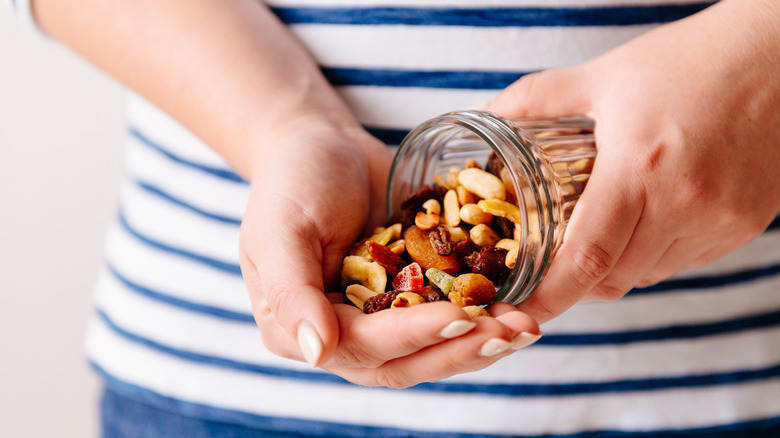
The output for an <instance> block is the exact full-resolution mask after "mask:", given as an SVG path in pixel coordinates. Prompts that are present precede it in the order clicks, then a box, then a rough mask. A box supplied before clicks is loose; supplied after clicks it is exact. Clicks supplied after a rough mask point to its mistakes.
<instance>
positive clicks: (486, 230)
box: [469, 224, 501, 248]
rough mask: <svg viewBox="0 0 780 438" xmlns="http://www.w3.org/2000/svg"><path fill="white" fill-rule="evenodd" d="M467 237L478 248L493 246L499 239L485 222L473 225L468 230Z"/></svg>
mask: <svg viewBox="0 0 780 438" xmlns="http://www.w3.org/2000/svg"><path fill="white" fill-rule="evenodd" d="M469 237H470V238H471V241H472V242H474V244H475V245H477V246H479V247H480V248H487V247H489V246H493V245H495V244H496V242H498V241H499V240H500V239H501V237H500V236H499V235H498V233H496V232H495V231H493V229H492V228H490V227H489V226H487V225H485V224H479V225H475V226H474V228H472V229H471V231H469Z"/></svg>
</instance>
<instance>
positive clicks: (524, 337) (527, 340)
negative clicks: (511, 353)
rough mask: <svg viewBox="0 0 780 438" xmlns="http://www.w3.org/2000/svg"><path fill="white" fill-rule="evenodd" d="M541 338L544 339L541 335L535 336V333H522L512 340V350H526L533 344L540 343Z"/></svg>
mask: <svg viewBox="0 0 780 438" xmlns="http://www.w3.org/2000/svg"><path fill="white" fill-rule="evenodd" d="M541 337H542V334H541V333H539V334H538V335H535V334H533V333H526V332H521V333H519V334H518V335H517V336H515V338H514V339H512V349H513V350H519V349H521V348H525V347H527V346H529V345H531V344H533V343H534V342H536V341H538V340H539V338H541Z"/></svg>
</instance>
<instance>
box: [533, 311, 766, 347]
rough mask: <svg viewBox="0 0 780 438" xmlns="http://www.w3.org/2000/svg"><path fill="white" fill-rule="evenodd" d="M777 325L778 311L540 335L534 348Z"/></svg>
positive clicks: (649, 339) (686, 336)
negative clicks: (701, 321)
mask: <svg viewBox="0 0 780 438" xmlns="http://www.w3.org/2000/svg"><path fill="white" fill-rule="evenodd" d="M777 326H780V310H775V311H772V312H768V313H761V314H758V315H750V316H745V317H742V318H735V319H730V320H725V321H717V322H712V323H708V324H707V323H705V324H687V325H675V326H669V327H658V328H650V329H645V330H632V331H627V332H610V333H572V334H566V333H555V334H550V335H545V336H542V338H541V339H539V341H537V342H536V344H537V345H546V346H550V345H569V346H585V345H618V344H630V343H635V342H653V341H666V340H672V339H691V338H700V337H704V336H717V335H724V334H728V333H735V332H740V331H745V330H758V329H766V328H772V327H777Z"/></svg>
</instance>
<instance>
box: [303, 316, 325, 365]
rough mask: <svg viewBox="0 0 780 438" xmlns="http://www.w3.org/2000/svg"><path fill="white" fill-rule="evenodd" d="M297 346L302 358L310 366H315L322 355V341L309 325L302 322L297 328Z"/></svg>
mask: <svg viewBox="0 0 780 438" xmlns="http://www.w3.org/2000/svg"><path fill="white" fill-rule="evenodd" d="M298 346H300V348H301V353H303V358H304V359H306V362H308V363H309V365H311V366H312V368H314V367H316V366H317V362H318V361H319V360H320V355H322V340H321V339H320V336H319V335H318V334H317V331H316V330H314V326H312V325H311V323H309V322H307V321H304V322H302V323H301V325H299V326H298Z"/></svg>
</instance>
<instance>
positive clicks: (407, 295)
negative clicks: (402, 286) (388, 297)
mask: <svg viewBox="0 0 780 438" xmlns="http://www.w3.org/2000/svg"><path fill="white" fill-rule="evenodd" d="M424 302H425V298H423V297H422V295H420V294H418V293H415V292H401V293H400V294H398V295H397V296H396V297H395V299H394V300H393V304H391V305H390V308H391V309H395V308H396V307H412V306H416V305H418V304H422V303H424Z"/></svg>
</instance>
